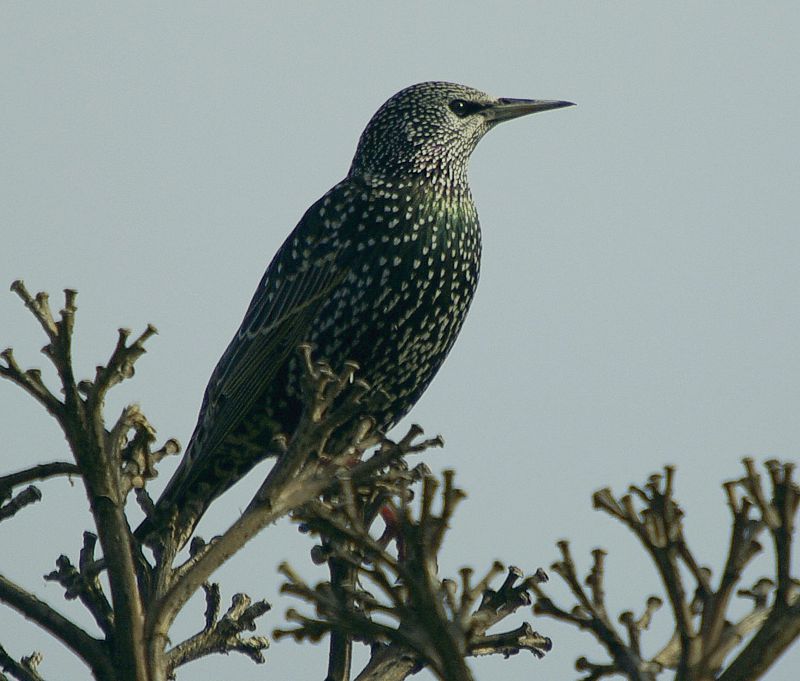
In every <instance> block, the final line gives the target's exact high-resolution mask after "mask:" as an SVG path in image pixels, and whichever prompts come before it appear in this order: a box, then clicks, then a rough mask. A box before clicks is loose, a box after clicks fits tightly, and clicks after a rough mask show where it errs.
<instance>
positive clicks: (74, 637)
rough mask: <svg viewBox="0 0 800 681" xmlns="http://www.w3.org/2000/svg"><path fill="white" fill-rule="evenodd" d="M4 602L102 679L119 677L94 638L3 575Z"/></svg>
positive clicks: (0, 593) (0, 595)
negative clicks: (60, 644) (70, 651)
mask: <svg viewBox="0 0 800 681" xmlns="http://www.w3.org/2000/svg"><path fill="white" fill-rule="evenodd" d="M0 601H2V602H3V603H6V604H7V605H9V606H11V607H12V608H14V609H15V610H17V611H18V612H19V613H20V614H22V615H23V616H24V617H26V618H28V619H29V620H31V621H33V622H35V623H36V624H38V625H39V626H40V627H42V629H44V630H45V631H47V632H49V633H50V634H51V635H52V636H54V637H55V638H57V639H58V640H59V641H61V642H62V643H63V644H64V645H66V646H67V647H68V648H69V649H70V650H72V652H73V653H75V654H76V655H77V656H78V657H79V658H81V659H82V660H83V661H84V662H85V663H86V664H87V665H88V666H89V667H90V668H91V669H92V671H93V672H94V674H95V675H96V676H97V677H98V678H100V679H113V678H115V673H114V670H113V666H112V663H111V659H110V657H109V656H108V653H107V651H106V648H105V646H104V645H103V643H102V642H101V641H98V640H97V639H95V638H92V637H91V636H90V635H89V634H87V633H86V632H85V631H84V630H83V629H81V628H80V627H78V626H76V625H75V624H73V623H72V622H70V621H69V620H68V619H66V618H65V617H64V616H63V615H61V614H60V613H58V612H56V611H55V610H53V608H51V607H50V606H49V605H47V603H45V602H44V601H41V600H39V599H38V598H36V596H34V595H33V594H30V593H28V592H27V591H25V590H24V589H22V588H21V587H19V586H17V585H16V584H14V583H13V582H11V581H10V580H8V579H6V578H5V577H4V576H3V575H0Z"/></svg>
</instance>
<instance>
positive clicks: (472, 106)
mask: <svg viewBox="0 0 800 681" xmlns="http://www.w3.org/2000/svg"><path fill="white" fill-rule="evenodd" d="M448 106H449V107H450V111H452V112H453V113H454V114H455V115H456V116H458V117H459V118H466V117H467V116H469V115H471V114H474V113H477V112H478V111H480V110H481V109H483V105H482V104H481V103H480V102H468V101H467V100H465V99H454V100H452V101H451V102H450V104H449V105H448Z"/></svg>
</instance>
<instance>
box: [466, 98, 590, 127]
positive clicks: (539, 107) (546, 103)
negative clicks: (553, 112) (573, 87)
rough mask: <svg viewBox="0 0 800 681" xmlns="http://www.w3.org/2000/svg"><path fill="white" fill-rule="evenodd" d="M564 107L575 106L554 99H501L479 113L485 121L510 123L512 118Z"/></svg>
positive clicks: (571, 103)
mask: <svg viewBox="0 0 800 681" xmlns="http://www.w3.org/2000/svg"><path fill="white" fill-rule="evenodd" d="M565 106H575V104H574V102H561V101H558V100H555V99H508V98H507V97H501V98H500V99H498V100H497V101H496V102H494V103H493V104H490V105H489V106H487V107H486V108H485V109H484V110H483V111H482V112H481V113H482V114H483V115H484V116H485V117H486V119H487V120H489V121H492V122H495V123H500V122H501V121H510V120H511V119H512V118H519V117H520V116H527V115H528V114H532V113H537V112H538V111H549V110H550V109H561V108H563V107H565Z"/></svg>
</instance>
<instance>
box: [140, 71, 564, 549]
mask: <svg viewBox="0 0 800 681" xmlns="http://www.w3.org/2000/svg"><path fill="white" fill-rule="evenodd" d="M571 105H572V102H567V101H561V100H537V99H510V98H496V97H492V96H490V95H488V94H486V93H484V92H482V91H480V90H476V89H474V88H471V87H467V86H464V85H459V84H456V83H449V82H442V81H430V82H423V83H418V84H416V85H411V86H410V87H407V88H405V89H403V90H401V91H400V92H398V93H397V94H395V95H394V96H392V97H391V98H390V99H389V100H387V101H386V102H385V103H384V104H383V105H382V106H381V107H380V108H379V109H378V111H377V112H376V113H375V114H374V115H373V116H372V118H371V119H370V121H369V123H368V124H367V126H366V128H365V129H364V131H363V133H362V135H361V137H360V140H359V142H358V145H357V148H356V152H355V156H354V158H353V161H352V164H351V166H350V169H349V172H348V173H347V176H346V177H345V178H344V179H343V180H342V181H341V182H339V183H338V184H336V185H334V186H333V187H332V188H331V189H330V190H329V191H328V192H327V193H326V194H324V195H323V196H322V197H321V198H320V199H319V200H318V201H316V202H315V203H314V204H312V205H311V206H310V207H309V208H308V209H307V210H306V212H305V214H304V215H303V216H302V218H301V219H300V221H299V223H298V224H297V226H296V227H295V228H294V230H293V231H292V232H291V233H290V234H289V236H288V237H287V239H286V240H285V241H284V243H283V245H282V246H281V247H280V249H279V250H278V251H277V253H276V254H275V256H274V257H273V259H272V261H271V263H270V264H269V266H268V268H267V270H266V272H265V274H264V275H263V277H262V279H261V281H260V283H259V285H258V287H257V289H256V291H255V294H254V295H253V298H252V300H251V302H250V305H249V308H248V309H247V312H246V314H245V316H244V319H243V321H242V323H241V326H240V327H239V329H238V331H237V332H236V335H235V336H234V337H233V339H232V340H231V342H230V344H229V345H228V347H227V349H226V350H225V352H224V353H223V355H222V357H221V358H220V360H219V362H218V364H217V365H216V368H215V369H214V371H213V373H212V375H211V378H210V380H209V383H208V386H207V388H206V390H205V394H204V397H203V401H202V406H201V408H200V413H199V416H198V420H197V425H196V427H195V429H194V432H193V434H192V436H191V439H190V441H189V444H188V446H187V448H186V453H185V454H184V456H183V458H182V460H181V462H180V464H179V466H178V468H177V470H176V472H175V473H174V475H173V477H172V478H171V479H170V481H169V482H168V484H167V486H166V488H165V490H164V491H163V493H162V494H161V496H160V498H159V499H158V501H157V502H156V504H155V508H154V511H153V512H152V513H151V514H150V516H149V518H148V519H146V520H145V521H144V522H143V523H142V525H141V526H140V527H139V528H138V529H137V531H136V534H137V536H140V537H144V536H149V535H152V534H153V533H156V534H157V533H158V532H160V531H163V530H164V525H165V524H166V523H167V522H171V523H172V531H173V532H174V533H175V534H174V535H173V536H175V537H177V540H178V542H179V544H180V545H183V544H185V543H186V541H188V538H189V537H190V536H191V535H192V533H193V531H194V529H195V527H196V525H197V523H198V521H199V520H200V518H201V517H202V515H203V514H204V513H205V511H206V510H207V508H208V506H209V505H210V503H211V502H212V501H213V500H214V499H216V498H217V497H219V496H220V495H221V494H223V493H224V492H225V491H227V490H228V489H229V488H230V487H231V486H232V485H233V484H235V483H236V482H237V481H238V480H239V479H241V478H242V477H243V476H244V475H246V474H247V473H248V472H249V471H250V470H251V469H252V468H253V467H254V466H255V465H256V464H257V463H258V462H260V461H262V460H264V459H265V458H267V457H269V456H278V455H280V450H279V448H278V447H277V446H276V437H278V436H280V435H281V434H284V433H285V434H291V433H292V431H293V428H294V427H296V425H297V423H298V420H299V418H300V414H301V411H302V406H303V405H302V401H301V374H302V371H303V362H302V358H301V357H299V355H298V353H297V352H296V349H297V347H298V346H299V345H300V344H302V343H308V344H310V345H311V346H313V347H314V348H315V357H316V358H320V359H323V360H325V361H326V362H327V363H328V364H329V365H330V366H331V367H333V368H334V369H336V368H337V367H341V366H342V365H343V364H344V363H345V362H355V363H356V364H357V365H358V366H359V367H360V372H359V376H360V378H361V379H363V381H365V382H366V384H367V385H368V386H369V389H368V391H367V393H366V394H365V396H364V398H363V399H362V403H363V404H364V409H365V413H366V415H368V416H369V417H371V418H372V419H373V421H374V423H375V424H376V426H377V428H378V429H379V430H380V431H382V432H386V431H387V430H388V429H390V428H392V427H393V426H394V425H395V424H397V422H398V421H400V419H402V418H403V416H405V415H406V414H407V413H408V411H409V410H410V409H411V408H412V407H413V406H414V404H415V403H416V402H417V400H419V398H420V396H421V395H422V394H423V392H424V391H425V389H426V388H427V387H428V385H429V384H430V383H431V381H432V380H433V378H434V376H435V375H436V373H437V371H438V370H439V368H440V367H441V366H442V363H443V362H444V360H445V357H446V356H447V354H448V353H449V352H450V349H451V348H452V347H453V343H454V341H455V340H456V337H457V336H458V334H459V331H460V330H461V327H462V325H463V323H464V320H465V318H466V315H467V312H468V310H469V308H470V304H471V303H472V300H473V296H474V294H475V290H476V286H477V284H478V275H479V271H480V261H481V230H480V226H479V222H478V214H477V211H476V208H475V204H474V202H473V199H472V195H471V193H470V187H469V183H468V178H467V166H468V161H469V158H470V155H471V153H472V151H473V150H474V149H475V146H476V145H477V143H478V142H479V140H480V139H481V138H482V137H483V136H484V135H485V134H486V133H487V132H488V131H489V130H491V129H492V128H494V127H495V126H496V125H498V124H499V123H501V122H504V121H508V120H511V119H514V118H518V117H520V116H524V115H527V114H532V113H536V112H540V111H547V110H550V109H558V108H561V107H567V106H571ZM176 509H177V516H176ZM166 518H171V520H170V521H167V520H166Z"/></svg>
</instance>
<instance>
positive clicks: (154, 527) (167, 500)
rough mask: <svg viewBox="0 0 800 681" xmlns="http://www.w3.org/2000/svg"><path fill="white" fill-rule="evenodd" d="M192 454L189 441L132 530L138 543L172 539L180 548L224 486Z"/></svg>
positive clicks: (154, 542)
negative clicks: (148, 509)
mask: <svg viewBox="0 0 800 681" xmlns="http://www.w3.org/2000/svg"><path fill="white" fill-rule="evenodd" d="M201 464H202V461H196V460H195V456H193V447H192V446H191V443H190V445H189V447H188V448H187V450H186V454H185V455H184V457H183V459H182V460H181V463H180V466H179V467H178V470H176V471H175V474H174V475H173V476H172V478H171V479H170V481H169V483H167V486H166V488H165V489H164V491H163V492H162V493H161V496H160V497H159V498H158V501H157V502H156V505H155V508H154V509H153V511H152V513H151V514H150V515H149V516H148V517H147V518H145V519H144V520H143V521H142V522H141V523H140V524H139V526H138V527H137V528H136V529H135V530H134V532H133V535H134V537H136V539H138V540H139V541H140V542H141V543H142V544H146V545H150V546H152V545H157V544H164V543H166V542H172V543H174V544H175V545H176V546H177V548H178V550H180V549H181V548H183V546H184V545H185V544H186V542H187V541H189V538H190V537H191V536H192V534H193V533H194V530H195V528H196V527H197V524H198V523H199V522H200V518H202V517H203V514H204V513H205V512H206V511H207V510H208V507H209V506H210V505H211V502H212V501H214V499H216V498H217V497H218V496H219V495H220V494H222V492H223V491H224V490H225V489H227V487H226V486H225V485H224V484H221V481H220V480H219V477H218V476H217V475H215V474H214V473H215V471H213V470H206V469H207V468H208V467H207V466H203V465H201Z"/></svg>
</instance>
